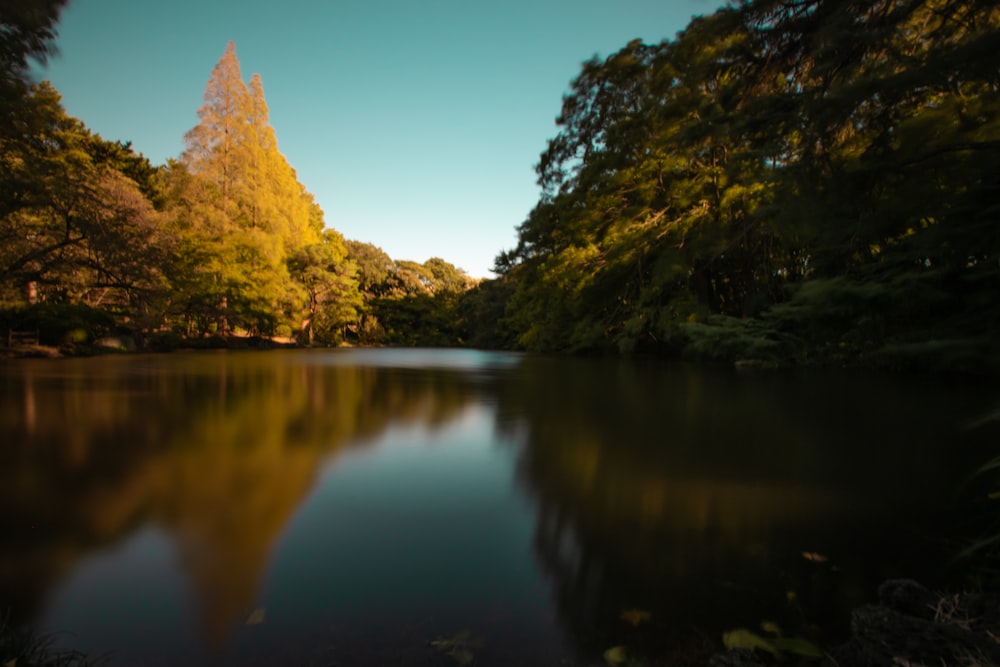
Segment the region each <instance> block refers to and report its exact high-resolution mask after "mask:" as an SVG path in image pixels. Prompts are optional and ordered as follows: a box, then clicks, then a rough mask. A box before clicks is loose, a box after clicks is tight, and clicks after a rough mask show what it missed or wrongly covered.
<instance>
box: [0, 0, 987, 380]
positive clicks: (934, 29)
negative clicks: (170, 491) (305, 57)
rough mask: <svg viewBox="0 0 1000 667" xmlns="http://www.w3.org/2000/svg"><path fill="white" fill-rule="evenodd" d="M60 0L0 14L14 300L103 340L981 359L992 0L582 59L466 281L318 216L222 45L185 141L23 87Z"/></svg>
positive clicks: (5, 235) (795, 358)
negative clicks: (522, 184)
mask: <svg viewBox="0 0 1000 667" xmlns="http://www.w3.org/2000/svg"><path fill="white" fill-rule="evenodd" d="M62 4H63V3H61V2H58V1H57V2H48V3H39V4H37V6H36V7H37V11H34V10H33V11H28V9H29V7H28V3H17V2H15V3H13V4H11V5H10V11H9V12H8V11H7V9H5V10H4V12H5V13H4V14H3V15H0V19H2V20H3V22H4V30H5V34H7V33H8V32H9V34H10V35H11V36H12V37H13V36H16V37H17V39H13V38H12V39H11V40H8V41H9V44H7V45H5V48H7V49H8V51H5V52H4V54H3V62H2V63H0V64H2V67H3V72H2V75H3V81H4V86H3V91H2V92H3V100H4V103H3V108H2V111H3V113H4V114H5V118H6V120H7V121H8V122H6V123H5V124H4V126H3V131H2V132H0V160H2V163H3V167H4V168H3V171H2V173H0V240H2V244H0V305H2V307H3V308H5V309H7V310H9V311H11V312H12V313H14V314H16V313H20V312H26V311H23V310H19V309H23V308H24V307H25V306H28V305H32V304H42V303H45V304H71V305H83V306H87V307H90V308H97V309H100V310H102V311H104V312H106V313H107V314H109V315H110V316H111V317H112V318H113V321H114V327H112V333H114V331H113V330H114V329H119V330H128V331H131V332H136V333H139V334H152V333H157V334H165V333H170V334H171V335H176V336H181V337H192V336H199V337H200V336H206V335H213V334H226V333H243V334H256V335H285V336H288V335H295V336H297V337H298V339H299V340H300V341H301V342H307V343H312V342H319V343H324V344H329V343H340V342H345V341H346V342H358V343H362V344H396V345H475V346H481V347H503V348H515V347H519V348H524V349H530V350H546V351H570V352H606V351H612V352H635V351H639V352H656V353H666V354H681V355H683V356H686V357H689V358H699V359H711V360H728V361H733V360H740V359H749V360H756V361H758V362H764V363H810V362H837V363H841V362H858V361H860V362H864V363H875V364H881V365H889V366H894V367H908V366H916V367H935V368H950V369H954V368H959V369H978V368H983V367H984V366H986V367H992V368H994V369H995V368H1000V348H998V345H997V342H996V340H995V339H996V336H995V331H996V330H997V329H998V328H1000V298H998V294H1000V225H998V224H997V215H998V210H1000V209H998V205H997V202H998V201H1000V180H998V176H997V175H998V174H1000V70H998V69H997V67H996V65H995V55H994V54H995V53H997V52H998V49H1000V9H997V8H996V7H995V6H994V5H993V3H988V2H983V1H982V0H851V1H849V2H848V1H846V0H795V1H794V2H790V1H788V0H783V1H782V0H753V1H745V2H741V3H739V4H734V5H731V6H728V7H726V8H723V9H721V10H719V11H717V12H715V13H714V14H711V15H708V16H704V17H701V18H697V19H695V20H693V21H692V22H691V24H690V25H689V26H688V27H687V28H686V30H685V31H684V32H682V33H680V34H679V35H678V36H677V37H676V38H675V39H672V40H666V41H663V42H661V43H659V44H655V45H648V44H643V43H641V42H638V41H635V42H632V43H630V44H628V45H626V46H625V47H624V48H623V49H621V50H620V51H619V52H617V53H615V54H612V55H611V56H610V57H608V58H606V59H604V60H600V59H597V58H594V59H592V60H590V61H588V62H586V63H585V64H584V65H583V68H582V71H581V72H580V74H579V75H578V76H577V78H576V79H575V80H574V81H573V83H572V87H571V90H570V91H569V93H568V94H567V95H566V96H565V97H564V100H563V109H562V113H561V115H560V117H559V118H558V119H557V125H558V127H559V132H558V133H557V135H556V136H555V137H554V138H553V139H551V140H550V141H549V143H548V146H547V148H546V150H545V151H544V152H543V153H542V155H541V159H540V162H539V164H538V166H537V171H538V177H539V178H538V182H539V185H540V186H541V189H542V193H541V198H540V200H539V202H538V204H537V205H536V206H535V208H534V209H533V210H532V211H531V213H530V214H529V216H528V218H527V220H525V221H524V222H523V224H522V225H521V226H520V227H519V229H518V232H519V240H518V244H517V246H516V247H515V248H513V249H511V250H509V251H505V252H503V253H501V254H500V256H499V257H498V258H497V263H496V272H497V274H498V276H499V277H498V278H497V279H496V280H489V281H482V282H478V283H477V282H476V281H473V280H470V279H469V277H468V276H466V275H465V274H464V273H463V272H462V271H460V270H459V269H456V268H455V267H454V266H452V265H451V264H449V263H447V262H445V261H444V260H441V259H439V258H433V259H431V260H428V261H427V262H424V263H423V264H420V263H417V262H412V261H403V260H395V259H393V258H391V257H389V256H388V255H386V253H385V252H383V251H382V250H381V249H379V248H376V247H375V246H372V245H370V244H367V243H363V242H358V241H349V240H345V239H343V237H342V236H341V235H340V234H339V233H337V232H336V231H334V230H332V229H328V228H326V226H325V222H324V218H323V212H322V210H321V209H320V208H319V206H318V205H317V204H316V202H315V200H314V199H313V197H312V195H311V194H310V193H309V192H307V191H306V190H305V188H304V187H303V186H302V184H301V183H300V182H299V181H298V179H297V177H296V174H295V171H294V169H292V167H291V166H290V165H289V164H288V162H287V161H286V159H285V158H284V156H283V155H282V154H281V153H280V152H279V151H278V147H277V139H276V136H275V132H274V129H273V128H272V127H271V125H270V122H269V118H268V108H267V103H266V101H265V99H264V92H263V85H262V82H261V79H260V77H259V76H257V75H254V76H253V77H252V78H251V80H250V83H249V85H248V84H246V83H245V82H244V80H243V77H242V74H241V72H240V68H239V62H238V60H237V59H236V54H235V48H234V47H233V45H232V44H230V45H229V47H228V48H227V49H226V52H225V53H224V54H223V56H222V58H221V59H220V61H219V63H218V64H217V65H216V67H215V69H214V70H213V71H212V74H211V77H210V79H209V81H208V85H207V86H206V90H205V100H204V104H203V106H202V107H201V108H200V109H199V111H198V114H199V119H200V122H199V124H198V125H197V126H196V127H195V128H193V129H192V130H191V131H190V132H189V133H188V134H187V135H186V136H185V142H186V150H185V152H184V154H183V155H182V156H181V157H180V159H179V160H176V161H170V162H169V163H168V164H167V165H163V166H154V165H152V164H150V163H149V161H148V160H146V159H145V158H144V157H143V156H142V155H141V154H137V153H136V152H135V151H133V149H132V147H131V145H130V144H128V143H121V142H110V141H107V140H105V139H102V138H101V137H99V136H97V135H95V134H93V133H92V132H90V131H89V130H88V129H87V128H86V127H84V125H83V124H82V123H81V122H80V121H78V120H76V119H75V118H72V117H69V116H68V115H67V114H66V113H65V111H64V110H63V108H62V106H61V104H60V99H59V95H58V93H57V92H56V91H55V90H54V89H53V88H52V87H51V86H50V85H48V84H46V83H41V84H37V85H33V86H29V85H28V84H26V83H25V82H24V73H25V71H26V69H25V68H26V63H27V62H28V61H29V60H30V59H44V57H45V56H46V54H47V53H48V52H49V51H50V41H51V39H52V36H53V35H54V25H55V20H56V18H57V16H58V12H59V9H60V8H61V6H62ZM8 47H9V48H8ZM11 317H13V319H11ZM11 317H8V319H9V320H11V323H12V326H19V325H20V324H27V323H26V322H25V323H19V322H18V321H17V318H16V317H14V316H11Z"/></svg>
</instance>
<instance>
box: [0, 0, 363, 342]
mask: <svg viewBox="0 0 1000 667" xmlns="http://www.w3.org/2000/svg"><path fill="white" fill-rule="evenodd" d="M5 7H6V6H5ZM5 57H7V56H5ZM8 60H9V58H8ZM15 69H16V68H15ZM10 71H13V70H11V68H9V67H8V74H9V73H10ZM14 73H15V74H16V73H17V72H14ZM22 93H23V94H21V96H20V97H17V98H16V99H13V101H11V100H8V101H10V102H11V103H10V105H9V106H8V107H5V110H6V111H7V112H8V114H9V115H8V118H9V120H10V124H9V125H7V126H5V127H4V131H3V132H2V133H0V162H2V164H3V166H4V169H3V171H2V173H0V195H2V197H0V241H2V243H0V298H2V300H3V305H4V306H5V307H7V308H11V307H21V306H30V305H31V304H35V303H42V302H45V303H50V304H52V303H62V304H79V305H81V306H89V307H92V308H101V309H103V310H108V311H110V312H112V313H113V314H114V315H115V318H116V321H117V323H118V325H119V326H122V327H126V328H129V329H133V330H135V331H136V332H143V331H145V332H149V331H153V330H160V331H166V330H174V331H177V332H179V333H181V334H182V335H200V334H204V333H209V332H220V333H225V332H227V331H230V330H239V331H243V332H246V333H251V334H253V333H256V334H276V333H280V334H284V335H289V334H291V333H292V332H293V331H299V332H301V336H302V337H303V339H305V340H307V341H309V342H312V341H313V340H314V338H317V334H318V339H319V340H321V341H323V342H337V341H340V340H342V339H343V336H344V332H345V330H346V327H347V326H349V325H351V324H354V323H356V321H357V317H358V314H357V309H358V308H359V307H360V305H361V300H360V295H359V292H358V285H357V280H356V277H355V271H356V269H355V266H354V264H352V263H351V262H350V261H349V260H348V259H347V250H346V248H345V247H344V244H343V238H342V237H341V236H340V235H339V234H338V233H336V232H335V231H333V230H324V221H323V212H322V210H321V209H320V208H319V206H318V205H317V204H316V202H315V200H314V199H313V197H312V195H311V194H310V193H308V192H307V191H306V190H305V188H304V187H303V186H302V184H301V183H299V181H298V179H297V178H296V175H295V171H294V170H293V169H292V168H291V166H290V165H289V164H288V162H287V161H286V160H285V158H284V156H283V155H281V153H280V152H278V146H277V140H276V138H275V133H274V129H273V128H272V127H271V125H270V121H269V117H268V116H269V114H268V108H267V103H266V101H265V99H264V91H263V85H262V83H261V80H260V77H259V76H256V75H255V76H254V77H253V78H252V79H251V81H250V85H249V87H248V86H247V85H246V84H244V82H243V80H242V77H241V74H240V68H239V62H238V60H237V58H236V52H235V47H234V46H233V44H232V43H230V44H229V46H228V47H227V49H226V51H225V53H224V54H223V56H222V58H221V59H220V61H219V63H218V64H217V65H216V67H215V68H214V69H213V71H212V74H211V77H210V78H209V82H208V85H207V86H206V92H205V103H204V104H203V105H202V107H201V108H200V109H199V119H200V122H199V124H198V125H197V126H196V127H195V128H193V129H192V130H191V131H190V132H189V133H188V134H187V135H186V137H185V143H186V150H185V152H184V154H183V155H182V156H181V159H180V160H179V161H170V162H169V163H168V164H167V165H165V166H163V167H154V166H153V165H151V164H150V163H149V161H148V160H146V159H145V158H144V157H143V156H142V155H138V154H136V153H135V152H134V151H133V150H132V148H131V146H130V145H129V144H122V143H117V142H108V141H105V140H104V139H102V138H101V137H99V136H97V135H95V134H93V133H91V132H90V131H89V130H87V129H86V128H85V127H84V125H83V124H82V123H81V122H80V121H78V120H77V119H75V118H72V117H70V116H68V115H67V114H66V113H65V111H64V110H63V108H62V105H61V102H60V98H59V95H58V93H57V92H56V91H55V89H53V88H52V86H51V85H49V84H48V83H41V84H37V85H35V86H30V87H25V88H24V90H23V91H22Z"/></svg>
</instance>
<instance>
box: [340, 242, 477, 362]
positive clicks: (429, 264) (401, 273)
mask: <svg viewBox="0 0 1000 667" xmlns="http://www.w3.org/2000/svg"><path fill="white" fill-rule="evenodd" d="M347 249H348V254H349V256H350V257H351V260H352V261H353V262H354V263H355V264H356V265H357V266H358V279H359V283H360V288H361V294H362V297H363V299H364V307H363V310H362V317H361V321H360V323H359V326H358V327H357V334H358V338H359V340H360V341H361V342H363V343H369V344H370V343H387V344H393V345H419V346H444V345H450V346H455V345H464V344H467V342H468V333H467V330H466V327H465V325H464V323H463V322H462V317H461V315H460V313H459V310H458V302H459V298H460V296H461V295H462V294H463V293H464V292H465V291H466V290H469V289H470V288H472V287H473V286H474V285H475V283H476V281H474V280H473V279H471V278H470V277H469V276H468V275H466V274H465V272H464V271H462V270H461V269H459V268H457V267H455V266H454V265H452V264H450V263H449V262H446V261H444V260H443V259H441V258H440V257H433V258H431V259H429V260H427V261H426V262H424V263H423V264H418V263H417V262H413V261H407V260H398V261H397V260H393V259H392V258H391V257H389V255H387V254H386V253H385V252H384V251H383V250H382V249H381V248H378V247H376V246H374V245H372V244H370V243H363V242H361V241H347Z"/></svg>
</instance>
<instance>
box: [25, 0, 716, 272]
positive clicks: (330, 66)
mask: <svg viewBox="0 0 1000 667" xmlns="http://www.w3.org/2000/svg"><path fill="white" fill-rule="evenodd" d="M717 6H718V5H717V3H715V2H711V1H710V0H655V1H654V0H603V1H596V0H551V1H550V0H507V1H506V2H494V3H486V2H478V1H476V0H419V1H418V0H365V1H362V0H327V1H321V0H284V2H277V1H276V0H239V1H237V0H197V1H196V0H172V1H171V2H147V1H145V0H143V1H137V0H71V4H70V6H69V7H68V9H66V10H65V11H64V12H63V16H62V20H61V22H60V25H59V38H58V40H57V42H56V44H57V46H58V48H59V51H60V54H59V55H58V56H57V57H55V58H54V59H52V60H51V61H50V63H49V65H48V67H47V68H46V69H44V70H41V71H39V72H38V74H37V76H38V77H39V78H45V79H49V80H50V81H52V83H53V84H54V85H55V87H56V88H57V89H58V90H59V91H60V92H61V93H62V95H63V102H64V105H65V106H66V109H67V111H68V112H69V113H70V114H71V115H73V116H76V117H78V118H80V119H81V120H83V122H84V123H86V124H87V126H88V127H90V128H91V129H92V130H95V131H96V132H98V133H100V134H101V135H102V136H103V137H104V138H106V139H111V140H116V139H118V140H123V141H126V140H130V141H132V143H133V146H134V147H135V149H136V150H138V151H140V152H142V153H144V154H145V155H146V156H147V157H148V158H149V159H150V160H152V161H153V162H154V163H156V164H163V163H164V162H166V160H167V159H168V158H170V157H177V156H179V155H180V153H181V151H182V150H183V136H184V133H185V132H187V131H188V130H189V129H190V128H192V127H193V126H194V125H195V124H197V122H198V118H197V113H196V112H197V109H198V106H199V105H200V104H201V101H202V94H203V92H204V88H205V83H206V82H207V81H208V77H209V74H210V73H211V70H212V67H213V66H214V65H215V63H216V62H217V61H218V59H219V57H220V56H221V55H222V52H223V50H224V49H225V47H226V44H227V42H228V41H229V40H233V41H235V43H236V53H237V56H238V57H239V59H240V64H241V68H242V71H243V75H244V78H245V79H246V80H248V81H249V79H250V76H251V75H252V74H253V73H255V72H256V73H259V74H260V75H261V77H262V79H263V82H264V93H265V95H266V97H267V101H268V104H269V106H270V109H271V124H272V125H273V126H274V128H275V132H276V133H277V137H278V144H279V148H280V150H281V151H282V153H284V154H285V156H286V157H287V158H288V161H289V162H290V163H291V165H292V166H293V167H295V169H296V170H297V172H298V175H299V180H300V181H302V183H303V184H304V185H305V186H306V188H307V189H308V190H309V191H310V192H312V193H313V194H314V195H315V196H316V199H317V201H318V202H319V204H320V206H322V207H323V210H324V212H325V213H326V223H327V226H329V227H333V228H335V229H337V230H339V231H340V232H341V233H342V234H344V236H345V237H347V238H351V239H357V240H360V241H366V242H369V243H374V244H375V245H377V246H379V247H381V248H382V249H383V250H385V251H386V252H387V253H389V255H390V256H392V257H393V258H394V259H409V260H414V261H417V262H423V261H425V260H427V259H429V258H430V257H435V256H436V257H442V258H444V259H445V260H447V261H449V262H451V263H453V264H455V265H456V266H458V267H460V268H462V269H465V270H466V271H467V272H468V273H469V274H470V275H472V276H476V277H488V276H490V275H491V274H490V272H489V269H490V267H491V266H492V264H493V258H494V257H495V256H496V254H497V253H498V252H499V251H501V250H503V249H506V248H510V247H512V246H513V245H514V244H515V243H516V239H517V234H516V229H515V228H516V227H517V225H519V224H520V223H521V222H522V221H523V220H524V219H525V217H526V216H527V214H528V212H529V211H530V210H531V208H532V207H533V206H534V204H535V202H536V201H537V199H538V194H539V191H538V188H537V186H536V184H535V174H534V169H533V167H534V165H535V163H536V162H537V161H538V156H539V154H540V153H541V152H542V150H544V148H545V143H546V141H547V140H548V139H549V138H551V137H552V136H554V135H555V133H556V131H557V128H556V126H555V122H554V121H555V118H556V116H557V115H558V114H559V109H560V106H561V101H562V95H563V94H564V93H565V92H567V91H568V89H569V84H570V82H571V80H572V79H573V78H574V77H575V76H576V75H577V73H578V72H579V69H580V64H581V63H582V62H583V61H585V60H587V59H589V58H590V57H591V56H593V55H595V54H596V55H599V56H600V57H605V56H607V55H609V54H611V53H613V52H615V51H617V50H618V49H620V48H621V47H623V46H624V45H625V44H627V43H628V42H629V41H630V40H632V39H635V38H639V39H642V40H644V41H646V42H659V41H660V40H661V39H664V38H672V37H674V35H675V34H676V33H677V32H678V31H679V30H682V29H684V27H685V26H686V25H687V23H688V21H689V20H690V18H691V16H692V15H695V14H703V13H707V12H711V11H713V10H714V9H715V8H716V7H717Z"/></svg>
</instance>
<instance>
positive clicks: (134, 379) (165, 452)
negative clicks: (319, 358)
mask: <svg viewBox="0 0 1000 667" xmlns="http://www.w3.org/2000/svg"><path fill="white" fill-rule="evenodd" d="M314 359H316V357H315V356H312V357H310V356H308V355H302V354H295V353H288V354H285V353H269V354H231V353H230V354H203V355H202V354H199V355H174V356H171V357H149V358H141V357H139V358H137V357H108V358H102V359H82V360H64V361H60V362H59V363H38V362H35V363H26V364H23V365H21V364H16V365H12V366H10V367H8V370H7V372H5V373H3V374H2V376H0V377H2V379H0V382H2V384H0V399H2V400H0V430H2V432H3V433H4V434H5V439H6V444H5V446H4V447H3V448H2V450H0V503H3V506H4V508H5V511H4V512H3V513H2V515H0V534H2V535H3V544H4V546H3V549H0V591H2V592H3V603H4V604H9V605H10V606H11V607H12V608H13V609H14V610H15V613H17V614H19V615H20V616H22V617H30V615H31V614H32V613H33V610H34V609H35V606H36V605H37V604H38V603H39V601H40V600H41V598H42V596H43V595H44V592H45V591H46V590H47V589H48V588H49V587H50V586H51V585H52V584H53V583H54V582H55V581H56V580H57V579H58V578H59V577H60V576H61V575H62V574H63V573H65V572H68V571H69V569H70V568H71V567H72V566H73V565H74V564H75V563H77V562H78V561H79V560H80V559H81V558H82V557H84V556H85V555H86V554H88V553H90V552H92V551H93V550H94V549H96V548H98V547H100V546H101V545H105V544H109V543H113V542H115V541H118V540H120V539H122V538H124V537H125V536H126V535H128V534H129V533H130V532H131V531H132V530H133V529H135V528H136V527H137V526H140V525H144V524H147V523H150V522H153V523H157V524H159V525H161V526H163V527H164V528H166V529H167V530H168V531H169V532H171V533H172V534H173V535H174V536H175V537H176V540H177V543H178V546H179V551H180V554H181V558H182V565H183V566H184V568H185V570H186V571H187V572H188V574H189V576H190V578H191V580H192V583H193V587H194V589H195V591H196V594H197V596H198V601H199V605H200V609H199V613H200V614H201V617H202V627H203V629H204V631H205V632H206V633H207V635H208V636H209V637H214V638H216V639H218V638H221V637H222V636H223V635H224V633H225V631H226V629H227V628H228V627H229V625H230V624H231V623H232V622H233V621H236V620H239V619H240V618H241V617H242V616H243V615H245V614H246V613H247V610H248V609H252V608H253V603H254V595H255V594H256V590H257V586H258V583H259V580H260V577H261V574H262V573H263V571H264V568H265V566H266V564H267V561H268V557H269V553H270V550H271V548H272V545H273V544H274V542H275V540H276V538H277V537H278V536H279V534H280V533H281V532H282V530H283V528H284V526H285V525H286V524H287V522H288V520H289V519H290V517H291V516H292V514H293V513H294V511H295V509H296V508H297V507H298V505H299V504H300V502H301V501H302V499H303V498H304V497H305V496H306V494H307V493H308V492H309V489H310V488H311V487H312V484H313V482H314V480H315V478H316V475H317V472H318V470H319V469H320V467H321V464H322V463H324V462H325V461H328V460H330V458H331V457H336V456H337V455H338V454H339V452H341V451H342V450H344V449H345V448H349V447H357V446H364V443H366V442H370V441H372V440H373V439H374V438H375V437H376V436H377V435H378V434H379V433H381V432H382V431H384V430H385V429H386V428H387V426H389V425H390V424H396V425H400V424H403V425H424V426H427V427H430V428H434V427H436V426H441V425H444V424H446V423H448V422H449V421H450V420H451V419H453V418H454V417H455V416H457V415H458V414H459V413H461V412H462V411H463V410H464V409H465V407H466V406H467V405H468V402H469V400H470V398H471V396H472V395H473V394H474V391H473V390H471V389H470V387H469V386H468V380H467V379H465V378H464V377H463V376H462V375H461V374H457V373H448V372H444V371H440V372H434V371H429V372H424V373H420V374H417V373H413V372H408V371H406V370H405V369H392V368H374V367H359V366H353V365H329V364H323V363H314V362H313V361H312V360H314Z"/></svg>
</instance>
